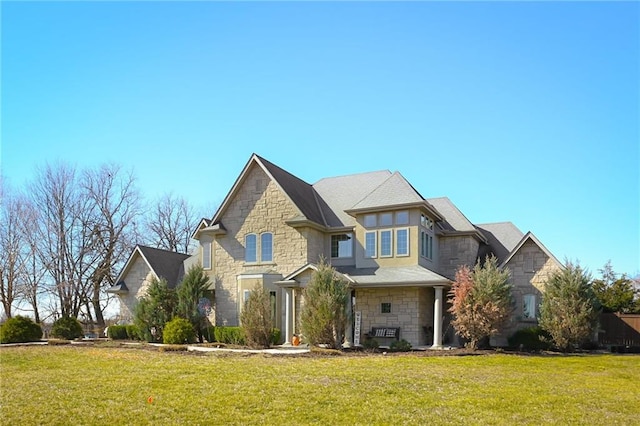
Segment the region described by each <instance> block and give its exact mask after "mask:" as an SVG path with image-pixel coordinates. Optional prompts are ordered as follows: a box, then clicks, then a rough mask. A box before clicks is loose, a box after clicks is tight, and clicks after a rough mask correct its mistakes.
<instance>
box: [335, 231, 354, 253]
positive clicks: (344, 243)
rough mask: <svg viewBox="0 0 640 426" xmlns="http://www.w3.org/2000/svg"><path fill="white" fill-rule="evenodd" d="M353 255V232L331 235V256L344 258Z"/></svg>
mask: <svg viewBox="0 0 640 426" xmlns="http://www.w3.org/2000/svg"><path fill="white" fill-rule="evenodd" d="M352 256H353V234H352V233H351V232H347V233H346V234H337V235H332V236H331V257H332V258H334V259H335V258H343V257H352Z"/></svg>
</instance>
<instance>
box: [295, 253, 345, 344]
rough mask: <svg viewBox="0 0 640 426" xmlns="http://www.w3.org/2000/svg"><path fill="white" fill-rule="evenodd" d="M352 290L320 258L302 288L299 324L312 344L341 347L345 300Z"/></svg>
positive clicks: (343, 330)
mask: <svg viewBox="0 0 640 426" xmlns="http://www.w3.org/2000/svg"><path fill="white" fill-rule="evenodd" d="M350 294H351V291H350V287H349V284H348V283H347V282H346V281H344V280H343V279H340V278H339V277H338V275H337V274H336V271H335V269H334V268H333V267H331V265H329V264H328V263H327V262H326V261H325V259H320V264H319V265H318V269H317V270H316V271H314V273H313V275H312V277H311V280H310V281H309V284H308V285H307V288H305V290H304V308H303V309H302V313H301V314H300V326H301V328H302V332H303V334H304V335H305V336H306V338H307V339H309V342H310V343H311V344H314V345H317V344H327V345H329V346H331V347H333V348H340V347H341V346H342V341H343V338H344V333H345V329H346V326H347V321H350V318H348V315H347V301H348V300H349V295H350Z"/></svg>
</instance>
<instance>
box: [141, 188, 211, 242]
mask: <svg viewBox="0 0 640 426" xmlns="http://www.w3.org/2000/svg"><path fill="white" fill-rule="evenodd" d="M200 219H201V217H200V216H199V215H198V214H197V213H196V211H195V209H194V208H193V206H191V205H190V204H189V203H188V202H187V200H186V199H184V198H183V197H180V196H175V195H173V194H165V195H164V196H162V197H161V198H160V199H159V200H158V201H157V203H155V205H154V207H153V209H152V210H151V211H150V212H149V213H148V215H147V226H146V228H147V239H148V241H149V243H150V244H152V245H154V246H155V247H157V248H161V249H164V250H170V251H175V252H179V253H189V251H190V249H191V248H192V239H191V234H192V233H193V231H194V230H195V227H196V226H197V225H198V222H199V221H200Z"/></svg>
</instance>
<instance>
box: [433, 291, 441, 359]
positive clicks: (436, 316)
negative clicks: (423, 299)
mask: <svg viewBox="0 0 640 426" xmlns="http://www.w3.org/2000/svg"><path fill="white" fill-rule="evenodd" d="M443 288H444V286H441V285H439V286H435V287H433V289H434V290H435V293H436V297H435V300H434V302H433V346H431V348H432V349H441V348H442V289H443Z"/></svg>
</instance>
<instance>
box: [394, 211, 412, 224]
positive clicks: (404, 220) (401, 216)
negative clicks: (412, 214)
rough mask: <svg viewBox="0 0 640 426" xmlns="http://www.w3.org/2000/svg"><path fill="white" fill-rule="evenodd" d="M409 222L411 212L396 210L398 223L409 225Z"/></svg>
mask: <svg viewBox="0 0 640 426" xmlns="http://www.w3.org/2000/svg"><path fill="white" fill-rule="evenodd" d="M408 224H409V212H407V211H401V212H396V225H408Z"/></svg>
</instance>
